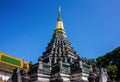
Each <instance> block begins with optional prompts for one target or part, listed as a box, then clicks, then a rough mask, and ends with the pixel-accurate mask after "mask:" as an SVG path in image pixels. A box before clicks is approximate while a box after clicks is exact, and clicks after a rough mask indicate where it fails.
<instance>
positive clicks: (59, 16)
mask: <svg viewBox="0 0 120 82" xmlns="http://www.w3.org/2000/svg"><path fill="white" fill-rule="evenodd" d="M58 21H62V19H61V8H60V6H59V9H58Z"/></svg>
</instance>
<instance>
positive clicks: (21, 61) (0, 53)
mask: <svg viewBox="0 0 120 82" xmlns="http://www.w3.org/2000/svg"><path fill="white" fill-rule="evenodd" d="M2 55H4V56H7V57H10V58H13V59H16V60H20V63H21V66H17V65H14V64H11V63H7V62H4V61H1V56H2ZM0 62H2V63H4V64H8V65H11V66H15V67H19V68H23V60H22V59H20V58H16V57H13V56H10V55H7V54H4V53H2V52H0Z"/></svg>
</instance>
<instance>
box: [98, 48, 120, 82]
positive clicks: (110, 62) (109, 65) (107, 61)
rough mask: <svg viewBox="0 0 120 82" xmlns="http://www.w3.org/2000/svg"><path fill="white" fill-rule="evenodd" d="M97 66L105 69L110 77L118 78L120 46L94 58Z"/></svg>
mask: <svg viewBox="0 0 120 82" xmlns="http://www.w3.org/2000/svg"><path fill="white" fill-rule="evenodd" d="M96 61H97V66H98V67H104V68H106V69H107V71H108V74H109V76H110V78H111V79H113V78H114V79H116V80H120V47H118V48H116V49H114V50H113V51H111V52H109V53H106V54H105V55H103V56H100V57H98V58H97V59H96Z"/></svg>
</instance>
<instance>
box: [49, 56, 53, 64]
mask: <svg viewBox="0 0 120 82" xmlns="http://www.w3.org/2000/svg"><path fill="white" fill-rule="evenodd" d="M51 61H52V60H51V57H49V64H50V65H51Z"/></svg>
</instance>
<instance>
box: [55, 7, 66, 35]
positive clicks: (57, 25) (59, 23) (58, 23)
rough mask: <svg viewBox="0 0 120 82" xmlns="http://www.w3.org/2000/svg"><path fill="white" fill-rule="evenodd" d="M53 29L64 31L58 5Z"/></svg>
mask: <svg viewBox="0 0 120 82" xmlns="http://www.w3.org/2000/svg"><path fill="white" fill-rule="evenodd" d="M55 31H56V32H62V33H65V31H64V25H63V22H62V18H61V8H60V6H59V9H58V18H57V24H56V29H55Z"/></svg>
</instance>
